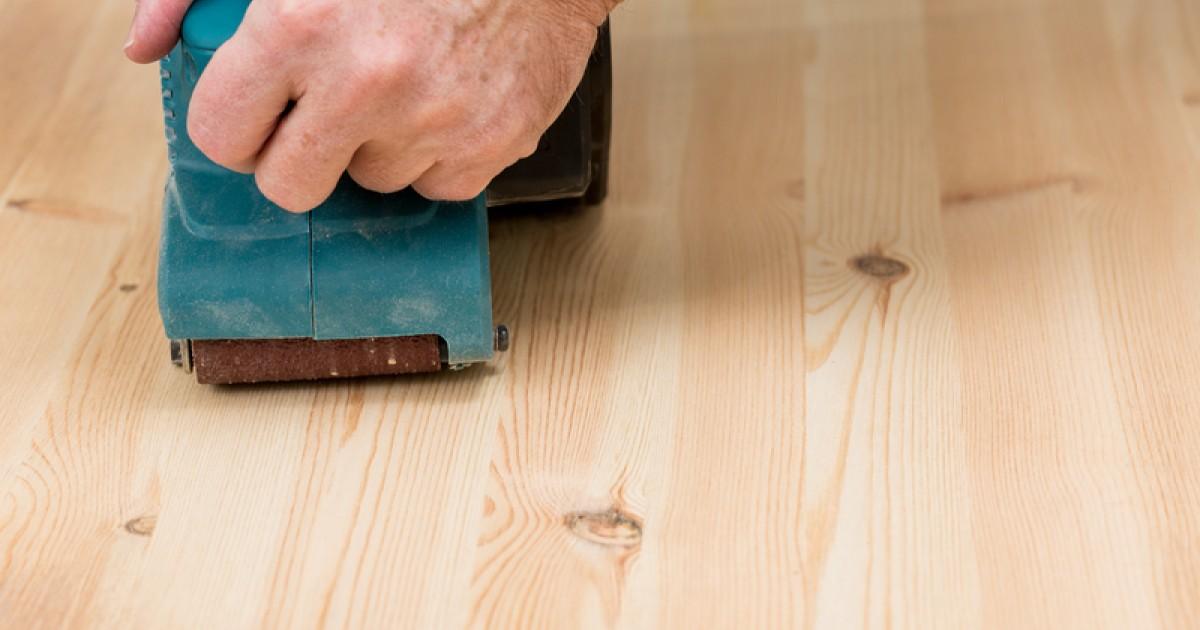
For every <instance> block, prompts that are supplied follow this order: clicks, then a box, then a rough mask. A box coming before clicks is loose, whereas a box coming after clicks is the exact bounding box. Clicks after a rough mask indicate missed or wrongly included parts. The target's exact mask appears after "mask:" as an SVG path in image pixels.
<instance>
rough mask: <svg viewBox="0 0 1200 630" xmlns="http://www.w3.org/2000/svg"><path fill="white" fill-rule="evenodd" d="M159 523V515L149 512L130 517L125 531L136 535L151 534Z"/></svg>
mask: <svg viewBox="0 0 1200 630" xmlns="http://www.w3.org/2000/svg"><path fill="white" fill-rule="evenodd" d="M157 525H158V516H156V515H154V514H147V515H146V516H139V517H137V518H135V519H130V520H129V522H127V523H125V531H127V532H129V533H130V534H133V535H134V536H151V535H153V534H154V528H155V527H156V526H157Z"/></svg>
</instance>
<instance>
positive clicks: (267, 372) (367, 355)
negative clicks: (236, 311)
mask: <svg viewBox="0 0 1200 630" xmlns="http://www.w3.org/2000/svg"><path fill="white" fill-rule="evenodd" d="M192 364H193V367H194V370H195V372H196V380H197V381H199V382H200V384H202V385H235V384H243V383H272V382H281V381H315V380H323V379H331V378H357V377H362V376H384V375H396V374H419V373H424V372H437V371H439V370H440V369H441V368H442V359H441V351H440V344H439V339H438V337H437V335H424V336H419V337H387V338H377V339H351V340H345V341H342V340H334V341H315V340H312V339H262V340H259V339H256V340H230V341H193V342H192Z"/></svg>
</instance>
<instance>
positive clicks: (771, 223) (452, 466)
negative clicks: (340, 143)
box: [0, 0, 1200, 629]
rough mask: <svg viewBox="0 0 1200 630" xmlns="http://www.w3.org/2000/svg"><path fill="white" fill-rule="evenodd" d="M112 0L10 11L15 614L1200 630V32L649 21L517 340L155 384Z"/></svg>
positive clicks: (294, 621)
mask: <svg viewBox="0 0 1200 630" xmlns="http://www.w3.org/2000/svg"><path fill="white" fill-rule="evenodd" d="M131 8H132V7H131V3H130V2H129V1H128V0H95V1H92V2H84V3H81V2H79V0H0V15H3V16H4V17H3V19H0V191H2V192H0V368H2V371H0V625H3V626H6V627H10V628H21V629H25V628H37V627H58V626H61V625H66V626H73V627H86V626H101V627H112V628H176V627H177V628H184V627H192V628H242V627H260V626H265V627H280V628H282V627H287V628H293V627H295V628H304V627H313V626H327V627H338V628H340V627H381V628H404V627H410V628H437V629H440V628H451V627H457V626H461V625H470V626H490V627H495V628H512V627H518V626H526V625H528V626H536V627H554V628H599V627H610V626H615V627H627V628H633V627H637V628H684V629H692V628H766V627H805V628H829V629H844V628H855V627H871V628H918V629H924V628H935V627H942V628H955V629H958V628H980V627H987V628H1046V629H1061V628H1121V629H1125V628H1156V627H1174V628H1196V627H1200V5H1197V4H1196V3H1195V2H1191V1H1189V0H924V1H923V2H922V1H920V0H689V1H688V2H684V1H683V0H629V3H628V6H626V7H624V8H623V9H621V10H620V12H619V14H618V15H617V16H616V18H615V32H616V37H617V54H618V60H617V70H616V81H617V95H616V110H617V114H616V116H617V122H616V125H617V128H616V149H615V151H616V153H615V171H616V172H615V180H614V182H613V196H612V198H611V200H610V202H609V203H608V204H607V205H606V206H605V207H602V208H597V209H592V210H586V211H580V212H575V213H571V212H565V213H552V214H546V215H542V216H537V215H522V216H515V217H512V216H510V217H497V219H496V220H495V221H494V224H493V238H492V249H493V267H494V268H493V278H494V283H495V300H496V308H497V319H498V320H499V321H503V322H506V323H508V324H509V325H510V327H511V328H512V330H513V333H514V345H513V350H512V351H511V352H510V353H509V354H508V355H506V356H505V357H504V358H502V359H501V360H500V361H498V362H497V363H495V365H493V366H491V367H485V368H474V369H471V370H468V371H466V372H464V373H461V374H447V375H444V376H437V377H419V378H407V379H399V380H394V381H389V380H377V381H371V382H359V383H333V384H324V385H315V386H313V385H287V386H270V387H255V388H242V389H214V388H205V387H200V386H197V385H195V384H193V383H192V382H191V381H190V380H189V377H188V376H187V375H185V374H182V373H180V372H178V371H176V370H175V369H173V368H172V366H171V365H170V364H169V362H168V361H167V357H166V353H165V352H166V348H165V343H164V341H163V339H162V329H161V326H160V323H159V321H158V315H157V311H156V307H155V284H154V278H155V256H156V238H157V233H158V212H159V207H160V206H159V204H160V200H161V187H162V182H163V178H164V175H165V169H166V163H165V149H164V142H163V138H162V123H161V114H160V112H159V103H158V85H157V81H156V70H155V69H154V68H144V67H135V66H133V65H131V64H127V63H125V62H124V61H123V60H122V57H121V53H120V51H121V43H122V42H123V41H124V33H125V27H126V24H127V21H128V18H129V13H130V11H131Z"/></svg>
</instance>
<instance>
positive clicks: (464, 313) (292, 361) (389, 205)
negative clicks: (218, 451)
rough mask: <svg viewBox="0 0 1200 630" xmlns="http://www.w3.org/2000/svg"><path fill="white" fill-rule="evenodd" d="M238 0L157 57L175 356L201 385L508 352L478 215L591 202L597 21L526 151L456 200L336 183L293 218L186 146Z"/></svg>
mask: <svg viewBox="0 0 1200 630" xmlns="http://www.w3.org/2000/svg"><path fill="white" fill-rule="evenodd" d="M249 4H250V0H196V2H194V3H193V4H192V6H191V8H190V10H189V12H188V14H187V16H186V18H185V20H184V22H183V25H182V29H181V37H180V43H179V45H178V46H177V47H176V48H175V50H173V51H172V52H171V54H170V55H168V56H167V57H166V58H164V59H163V61H162V68H161V74H162V84H163V92H162V96H163V105H164V112H165V118H166V135H167V146H168V155H169V159H170V165H171V170H170V174H169V177H168V180H167V186H166V195H165V200H164V202H163V214H164V217H163V228H162V243H161V250H160V258H159V271H158V298H159V309H160V311H161V314H162V319H163V325H164V328H165V330H166V334H167V337H168V338H169V339H170V340H171V358H172V361H173V362H174V363H175V364H176V365H178V366H180V367H182V368H184V369H185V370H187V371H189V372H195V374H196V378H197V380H198V381H199V382H200V383H203V384H236V383H255V382H271V381H293V380H317V379H328V378H349V377H361V376H372V375H394V374H405V373H418V372H436V371H440V370H443V369H450V370H458V369H462V368H464V367H466V366H469V365H471V364H474V363H480V362H486V361H490V360H491V359H492V358H493V357H494V355H495V353H496V352H502V351H504V350H506V349H507V347H508V335H509V333H508V330H507V328H505V327H504V326H494V325H493V322H492V296H491V277H490V271H489V264H488V208H489V207H494V206H502V205H508V204H514V203H524V202H543V201H552V200H562V199H574V198H578V199H584V200H586V202H588V203H599V202H600V201H602V200H603V198H604V196H605V194H606V189H607V179H608V157H609V156H608V153H609V150H608V147H609V131H610V127H611V85H612V69H611V68H612V66H611V57H610V42H609V35H608V28H607V25H605V26H604V27H602V28H601V31H600V37H599V39H598V43H597V45H596V50H595V52H594V53H593V55H592V59H591V62H590V64H589V67H588V70H587V73H586V75H585V77H584V79H583V81H582V83H581V84H580V86H579V88H578V90H577V92H576V94H575V97H574V98H572V99H571V102H570V104H569V106H568V107H567V108H566V110H565V111H564V112H563V114H562V115H561V116H560V117H559V119H558V120H557V121H556V122H555V123H554V125H553V126H552V127H551V128H550V130H549V131H547V133H546V134H545V136H544V137H543V138H542V142H541V144H540V146H539V148H538V151H537V152H536V153H535V154H534V155H532V156H530V157H529V158H526V159H525V160H522V161H520V162H518V163H517V164H515V165H513V166H512V167H511V168H509V169H508V170H507V171H506V172H504V173H503V174H501V175H500V176H499V177H498V178H497V179H496V180H495V181H494V182H492V184H491V185H490V186H489V188H488V190H487V192H486V193H484V194H483V195H481V196H480V197H479V198H477V199H475V200H473V201H469V202H465V203H444V202H436V201H429V200H426V199H424V198H422V197H420V196H419V195H417V194H416V193H414V192H412V191H403V192H400V193H396V194H387V195H385V194H378V193H374V192H370V191H367V190H365V189H363V188H361V187H359V186H358V185H356V184H355V183H354V182H353V181H352V180H350V178H349V177H344V178H343V179H342V181H341V182H340V183H339V185H338V187H337V189H336V190H335V191H334V193H333V195H332V196H331V197H330V198H329V200H328V201H327V202H325V203H324V204H323V205H321V206H320V207H318V208H317V209H316V210H314V211H312V212H311V213H308V214H302V215H298V214H292V213H289V212H286V211H284V210H283V209H281V208H279V207H278V206H275V205H274V204H272V203H271V202H270V201H268V200H267V199H266V198H265V197H263V196H262V194H261V193H259V191H258V189H257V187H256V186H255V182H254V178H253V176H251V175H243V174H239V173H235V172H233V171H229V170H227V169H224V168H222V167H220V166H218V165H217V164H215V163H213V162H211V161H210V160H208V159H207V158H206V157H205V156H204V155H203V154H202V153H201V152H200V151H199V150H198V149H197V148H196V147H195V146H194V145H193V144H192V142H191V140H189V138H188V135H187V124H186V121H187V113H188V103H189V101H190V99H191V95H192V90H193V88H194V87H195V85H196V82H197V80H198V79H199V77H200V75H201V74H202V73H203V72H204V69H205V66H206V65H207V64H208V62H209V60H210V59H211V58H212V55H213V53H214V52H215V51H216V49H217V48H218V47H219V46H220V45H221V44H222V43H224V42H225V41H226V40H228V39H229V38H230V37H232V36H233V34H234V32H235V31H236V30H237V28H238V25H239V24H240V23H241V20H242V17H243V15H244V13H245V11H246V8H247V7H248V6H249Z"/></svg>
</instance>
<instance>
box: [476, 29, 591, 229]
mask: <svg viewBox="0 0 1200 630" xmlns="http://www.w3.org/2000/svg"><path fill="white" fill-rule="evenodd" d="M611 137H612V40H611V36H610V34H609V27H608V22H605V23H604V25H602V26H601V27H600V31H599V36H598V37H597V38H596V48H595V50H594V51H593V52H592V57H591V60H590V61H589V62H588V67H587V71H586V72H585V73H584V75H583V80H582V81H581V82H580V84H579V87H578V88H577V89H576V90H575V95H574V96H573V97H572V98H571V101H570V103H568V104H567V107H566V109H565V110H563V113H562V114H561V115H559V117H558V120H556V121H555V122H554V124H553V125H551V126H550V129H548V130H547V131H546V134H545V135H543V136H542V139H541V142H540V143H539V144H538V149H537V151H536V152H535V153H534V154H533V155H531V156H529V157H527V158H525V159H523V160H521V161H519V162H517V163H516V164H513V165H512V166H510V167H509V168H508V169H507V170H505V171H504V172H503V173H501V174H500V175H499V176H498V177H497V178H496V179H495V180H493V181H492V184H491V185H490V186H489V187H488V191H487V192H488V205H489V206H504V205H510V204H515V203H528V202H538V201H554V200H561V199H576V198H581V199H583V200H584V201H585V202H586V203H588V204H598V203H600V202H602V201H604V198H605V197H606V196H607V195H608V160H609V141H610V139H611Z"/></svg>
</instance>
